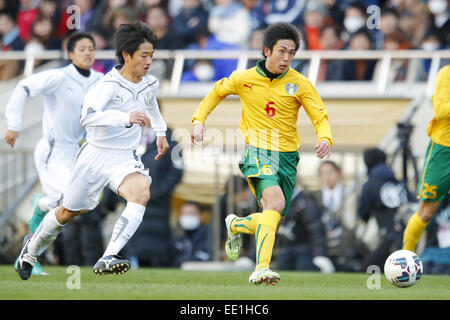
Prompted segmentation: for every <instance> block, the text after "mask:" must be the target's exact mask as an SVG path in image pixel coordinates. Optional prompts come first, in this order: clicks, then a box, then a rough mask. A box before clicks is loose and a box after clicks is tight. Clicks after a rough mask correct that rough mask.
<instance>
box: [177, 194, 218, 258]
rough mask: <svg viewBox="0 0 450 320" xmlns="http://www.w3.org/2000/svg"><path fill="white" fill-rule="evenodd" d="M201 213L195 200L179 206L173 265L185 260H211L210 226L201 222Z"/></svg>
mask: <svg viewBox="0 0 450 320" xmlns="http://www.w3.org/2000/svg"><path fill="white" fill-rule="evenodd" d="M202 218H203V213H202V209H201V207H200V205H199V204H198V203H197V202H193V201H188V202H186V203H184V204H183V205H182V206H181V208H180V215H179V217H178V226H179V234H178V236H177V237H176V239H175V251H176V257H175V266H176V267H180V266H181V265H182V264H183V263H184V262H187V261H211V259H212V245H211V244H212V241H211V230H210V228H209V227H208V226H207V225H205V224H203V223H202Z"/></svg>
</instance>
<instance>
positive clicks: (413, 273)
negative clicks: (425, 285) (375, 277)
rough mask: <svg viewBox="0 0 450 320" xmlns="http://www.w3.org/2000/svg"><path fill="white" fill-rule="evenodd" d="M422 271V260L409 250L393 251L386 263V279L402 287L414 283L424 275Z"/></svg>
mask: <svg viewBox="0 0 450 320" xmlns="http://www.w3.org/2000/svg"><path fill="white" fill-rule="evenodd" d="M422 273H423V264H422V260H420V258H419V257H418V256H417V254H415V253H414V252H411V251H409V250H398V251H395V252H393V253H392V254H391V255H390V256H389V257H388V258H387V259H386V262H385V264H384V275H385V276H386V279H388V281H389V282H390V283H392V284H393V285H394V286H397V287H400V288H406V287H410V286H412V285H414V284H415V283H416V282H417V281H418V280H419V279H420V278H421V277H422Z"/></svg>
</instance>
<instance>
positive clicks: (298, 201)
mask: <svg viewBox="0 0 450 320" xmlns="http://www.w3.org/2000/svg"><path fill="white" fill-rule="evenodd" d="M322 213H323V212H322V208H321V206H320V205H319V204H318V203H317V201H316V199H315V198H314V197H313V196H312V195H309V194H308V193H306V192H304V191H302V190H300V188H298V187H296V188H295V189H294V194H293V197H292V202H291V206H290V208H289V211H288V213H287V215H286V217H285V218H284V220H283V223H282V225H281V227H280V229H279V230H278V235H279V237H278V238H277V239H279V240H278V241H279V253H278V257H277V268H278V269H280V270H302V271H305V270H312V271H318V270H320V271H321V272H323V273H333V272H334V271H335V268H334V265H333V263H332V262H331V260H330V259H329V258H328V256H327V237H326V233H325V225H324V224H323V222H322Z"/></svg>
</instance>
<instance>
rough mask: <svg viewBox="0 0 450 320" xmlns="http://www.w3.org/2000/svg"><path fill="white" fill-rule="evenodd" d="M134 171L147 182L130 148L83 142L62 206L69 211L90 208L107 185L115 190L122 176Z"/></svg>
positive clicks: (143, 169) (94, 204) (145, 170)
mask: <svg viewBox="0 0 450 320" xmlns="http://www.w3.org/2000/svg"><path fill="white" fill-rule="evenodd" d="M134 172H139V173H141V174H143V175H144V176H145V177H146V178H147V179H148V181H149V183H151V181H152V180H151V177H150V176H149V173H148V169H145V168H144V165H143V164H142V162H141V159H140V158H139V156H138V155H137V154H136V152H135V151H133V150H117V149H105V148H98V147H95V146H93V145H91V144H89V143H85V144H84V145H83V146H82V147H81V148H80V150H79V152H78V155H77V157H76V160H75V163H74V166H73V169H72V174H71V178H70V181H69V184H68V187H67V189H66V191H65V193H64V199H63V206H64V208H66V209H69V210H71V211H80V210H92V209H94V208H95V207H96V206H97V205H98V202H99V200H100V196H101V194H102V192H103V189H104V188H105V187H106V186H107V187H108V188H110V189H111V190H112V191H114V192H115V193H117V189H118V188H119V186H120V184H121V183H122V181H123V179H124V178H125V177H126V176H127V175H129V174H131V173H134Z"/></svg>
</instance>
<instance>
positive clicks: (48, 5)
mask: <svg viewBox="0 0 450 320" xmlns="http://www.w3.org/2000/svg"><path fill="white" fill-rule="evenodd" d="M72 5H75V6H76V9H73V8H72V9H70V8H71V7H70V6H72ZM68 8H69V9H68ZM449 8H450V6H449V2H448V1H447V0H429V1H425V0H385V1H383V0H356V1H355V0H352V1H350V0H316V1H312V0H61V1H57V0H20V1H12V0H0V41H1V48H2V49H1V50H3V51H5V50H39V49H47V50H58V49H62V48H64V39H65V37H66V36H67V35H68V34H70V32H73V31H75V30H74V29H73V28H72V27H71V26H73V25H74V23H77V25H76V27H77V30H83V31H90V32H92V33H93V35H94V37H95V40H96V44H97V49H98V50H102V49H111V48H113V47H114V43H113V34H114V32H115V30H116V29H117V28H118V26H119V25H120V24H122V23H124V22H127V21H133V20H136V19H140V20H142V21H145V22H146V23H148V24H149V25H150V26H151V27H152V28H153V30H154V31H155V33H156V35H157V36H158V38H159V42H158V44H157V46H156V48H157V49H167V50H174V49H188V50H221V49H226V50H234V49H236V50H239V49H241V50H243V49H244V50H258V51H261V47H262V33H263V30H264V28H265V27H266V26H267V25H269V24H272V23H276V22H280V21H283V22H289V23H292V24H294V25H295V26H297V27H298V29H299V31H300V32H301V33H302V35H303V41H302V48H301V49H306V50H378V49H385V50H404V49H423V50H439V49H446V48H449V46H450V10H449ZM75 10H76V11H75ZM74 12H77V13H79V19H78V20H74V16H72V14H73V13H74ZM296 63H297V65H296V64H294V65H293V66H292V67H294V68H296V69H298V70H299V71H301V72H304V71H305V70H307V67H308V66H307V65H304V64H302V63H301V62H299V61H297V62H296ZM428 63H429V61H428ZM113 64H114V61H109V62H108V61H98V62H97V63H96V65H94V69H96V70H98V71H101V72H107V71H108V70H109V69H110V68H111V67H112V65H113ZM6 67H7V68H6ZM20 67H21V66H20V65H18V66H11V65H10V64H9V65H8V66H1V68H3V69H2V79H9V78H10V77H12V76H15V75H17V72H18V69H20ZM235 67H236V66H235V65H233V64H232V63H222V64H218V65H215V64H213V65H211V63H210V62H209V61H190V62H188V63H186V65H185V72H184V74H183V77H182V81H199V80H200V81H202V80H217V79H220V78H222V77H223V76H228V75H229V74H230V73H231V71H232V70H234V68H235ZM5 68H6V69H8V70H7V71H5V70H4V69H5ZM425 68H427V66H425ZM168 69H169V70H167V72H169V71H170V67H169V68H168ZM376 72H377V70H376V61H370V60H369V61H361V62H358V63H355V61H343V60H334V61H328V62H327V61H322V65H321V68H320V71H319V75H318V81H323V80H340V81H342V80H344V81H345V80H370V79H372V78H373V77H374V74H375V73H376ZM404 73H405V65H404V61H398V64H397V65H396V72H395V73H394V74H393V76H392V77H394V80H395V79H401V78H402V77H404V76H405V74H404ZM419 77H426V70H425V72H423V73H422V74H421V75H419Z"/></svg>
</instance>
